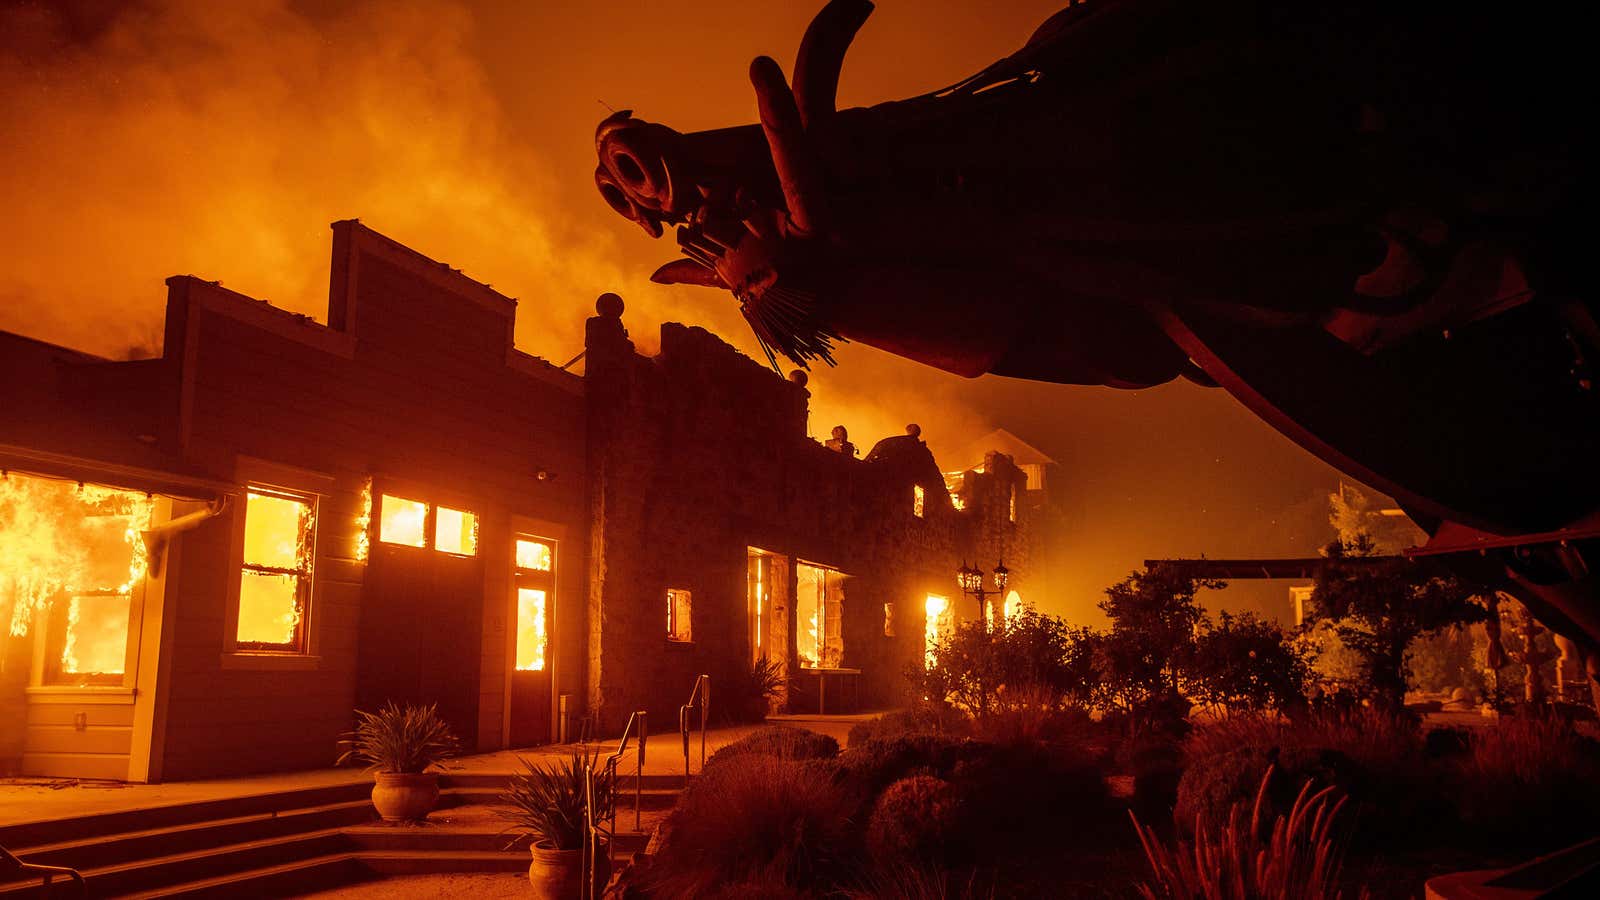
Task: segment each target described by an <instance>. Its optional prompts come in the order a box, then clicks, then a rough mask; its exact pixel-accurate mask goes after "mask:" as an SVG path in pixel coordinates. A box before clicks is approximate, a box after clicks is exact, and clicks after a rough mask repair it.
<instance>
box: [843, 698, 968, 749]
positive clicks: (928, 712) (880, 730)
mask: <svg viewBox="0 0 1600 900" xmlns="http://www.w3.org/2000/svg"><path fill="white" fill-rule="evenodd" d="M971 730H972V720H971V719H968V718H967V717H966V716H965V715H963V714H962V713H961V711H960V710H957V709H954V708H952V707H950V706H947V705H942V704H941V705H937V706H936V705H934V704H931V703H919V704H917V705H916V706H913V707H911V708H910V709H902V710H896V711H895V712H892V713H886V714H884V715H881V716H879V717H877V718H876V719H867V720H866V721H864V722H857V723H856V724H855V725H852V726H851V727H850V735H849V737H848V738H847V739H846V741H845V744H846V746H849V747H854V746H856V745H857V744H865V743H867V742H868V741H886V740H893V739H895V738H899V737H906V736H909V735H917V734H931V735H940V736H946V737H965V736H967V735H968V734H969V733H970V732H971Z"/></svg>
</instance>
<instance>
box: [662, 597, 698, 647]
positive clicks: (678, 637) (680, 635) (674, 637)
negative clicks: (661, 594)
mask: <svg viewBox="0 0 1600 900" xmlns="http://www.w3.org/2000/svg"><path fill="white" fill-rule="evenodd" d="M692 617H693V599H692V598H691V597H690V596H689V592H688V591H684V590H679V589H677V588H671V589H669V590H668V591H667V640H669V641H680V642H684V643H687V642H688V641H690V640H692V639H693V637H694V634H693V632H692V631H690V627H689V626H690V619H691V618H692Z"/></svg>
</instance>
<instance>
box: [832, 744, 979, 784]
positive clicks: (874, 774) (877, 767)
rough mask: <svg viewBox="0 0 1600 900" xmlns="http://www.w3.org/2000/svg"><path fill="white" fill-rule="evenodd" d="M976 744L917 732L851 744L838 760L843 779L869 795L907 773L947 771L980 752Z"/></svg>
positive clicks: (940, 772) (941, 773)
mask: <svg viewBox="0 0 1600 900" xmlns="http://www.w3.org/2000/svg"><path fill="white" fill-rule="evenodd" d="M977 746H979V745H975V744H973V743H972V742H971V741H964V740H956V739H954V738H948V737H940V736H938V735H931V734H917V735H909V736H906V737H900V738H895V739H893V740H888V741H867V742H865V743H862V744H851V745H850V746H849V747H848V748H847V749H846V750H845V751H844V753H842V754H840V756H839V763H840V766H841V768H842V769H843V774H842V778H843V779H844V781H845V782H846V783H847V784H848V785H849V786H850V787H852V788H854V789H855V790H856V791H857V793H858V794H859V795H861V796H863V797H865V798H868V799H870V798H872V797H876V796H877V795H878V794H879V793H881V792H882V791H883V789H884V788H886V787H888V786H889V785H891V784H893V783H894V782H896V781H899V780H900V779H902V778H905V777H906V776H908V775H913V774H917V773H926V774H932V775H938V776H944V775H948V774H950V771H951V770H952V769H954V768H955V765H956V763H957V762H958V761H960V760H961V759H962V758H963V757H964V756H968V755H971V754H973V753H975V752H979V751H977V750H975V749H974V748H975V747H977Z"/></svg>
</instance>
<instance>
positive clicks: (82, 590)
mask: <svg viewBox="0 0 1600 900" xmlns="http://www.w3.org/2000/svg"><path fill="white" fill-rule="evenodd" d="M153 507H154V501H153V499H152V498H151V497H150V496H148V495H147V494H144V493H143V492H139V491H130V490H123V489H119V488H115V487H110V486H105V485H98V484H78V483H75V482H69V481H60V480H55V479H49V478H42V477H36V476H31V475H23V474H19V473H15V472H12V473H7V474H6V476H5V477H4V478H3V479H0V621H5V622H7V623H9V631H10V635H11V636H12V638H13V639H14V640H13V643H12V646H13V647H16V646H17V643H16V641H15V639H17V638H29V637H31V641H24V642H23V646H24V647H26V648H27V650H28V651H29V652H27V653H26V654H25V655H24V657H23V659H20V660H19V659H17V658H15V656H16V655H17V654H12V653H8V654H6V655H4V656H3V657H0V667H6V668H9V667H12V666H18V665H22V664H24V663H28V662H29V661H30V660H31V661H32V662H31V668H32V670H33V674H34V678H33V679H31V680H32V681H33V682H34V683H36V684H39V685H119V686H120V685H122V684H123V683H124V680H125V679H126V677H127V675H128V672H129V669H130V660H131V658H132V656H133V653H132V648H131V644H132V638H131V635H133V633H134V632H133V629H132V628H131V627H130V623H131V622H132V620H133V617H134V616H135V614H136V613H137V602H138V597H137V593H138V591H139V590H140V588H141V587H142V582H143V581H144V574H145V569H146V565H147V562H146V553H145V545H144V538H143V537H142V532H144V531H145V530H146V529H148V528H149V526H150V518H151V511H152V509H153ZM8 680H9V679H8Z"/></svg>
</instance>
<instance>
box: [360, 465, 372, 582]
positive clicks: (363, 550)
mask: <svg viewBox="0 0 1600 900" xmlns="http://www.w3.org/2000/svg"><path fill="white" fill-rule="evenodd" d="M371 552H372V479H371V478H368V479H367V480H366V481H363V482H362V483H361V507H360V511H359V512H357V513H356V560H357V561H358V562H366V561H367V555H368V554H369V553H371Z"/></svg>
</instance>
